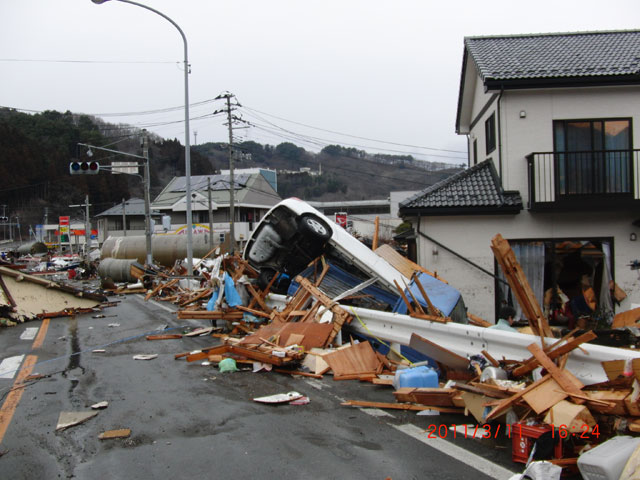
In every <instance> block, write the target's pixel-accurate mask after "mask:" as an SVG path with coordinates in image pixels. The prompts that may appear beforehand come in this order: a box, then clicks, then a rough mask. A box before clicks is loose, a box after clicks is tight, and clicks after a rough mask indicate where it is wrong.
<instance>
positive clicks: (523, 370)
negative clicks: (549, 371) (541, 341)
mask: <svg viewBox="0 0 640 480" xmlns="http://www.w3.org/2000/svg"><path fill="white" fill-rule="evenodd" d="M596 337H597V335H596V334H595V333H593V331H591V330H589V331H588V332H586V333H583V334H582V335H580V336H579V337H577V338H574V339H573V340H570V341H568V342H567V343H566V344H564V345H561V346H559V347H557V348H554V349H553V350H550V351H547V348H552V347H553V346H552V347H547V348H545V349H544V351H545V353H546V355H547V357H549V358H550V359H551V360H553V359H555V358H557V357H560V356H561V355H564V354H566V353H569V352H571V351H572V350H574V349H576V348H577V347H578V346H579V345H581V344H583V343H586V342H588V341H590V340H593V339H594V338H596ZM554 346H555V345H554ZM539 364H540V362H538V360H537V359H536V358H535V357H532V358H529V359H528V360H525V362H524V364H523V365H522V366H520V367H518V368H516V369H514V370H513V372H512V373H513V376H514V377H520V376H522V375H526V374H527V373H529V372H531V371H533V370H535V369H536V368H537V367H538V365H539Z"/></svg>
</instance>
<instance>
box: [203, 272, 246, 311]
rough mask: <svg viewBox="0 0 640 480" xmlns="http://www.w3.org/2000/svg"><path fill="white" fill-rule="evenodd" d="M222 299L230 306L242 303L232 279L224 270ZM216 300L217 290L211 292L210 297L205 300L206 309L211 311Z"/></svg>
mask: <svg viewBox="0 0 640 480" xmlns="http://www.w3.org/2000/svg"><path fill="white" fill-rule="evenodd" d="M224 299H225V301H226V302H227V305H229V306H230V307H231V308H233V307H237V306H238V305H242V299H241V298H240V294H239V293H238V291H237V290H236V287H235V285H234V284H233V279H232V278H231V277H230V276H229V274H227V272H224ZM217 300H218V290H216V291H215V292H213V295H211V298H210V299H209V301H208V302H207V310H208V311H212V310H214V309H215V305H216V301H217Z"/></svg>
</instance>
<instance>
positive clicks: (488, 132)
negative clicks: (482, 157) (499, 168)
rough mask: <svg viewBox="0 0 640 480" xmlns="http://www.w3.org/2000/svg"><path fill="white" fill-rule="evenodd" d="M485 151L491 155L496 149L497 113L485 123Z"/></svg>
mask: <svg viewBox="0 0 640 480" xmlns="http://www.w3.org/2000/svg"><path fill="white" fill-rule="evenodd" d="M484 138H485V150H486V152H485V153H486V154H487V155H489V154H490V153H491V152H493V151H494V150H495V149H496V112H493V113H492V114H491V115H489V118H487V119H486V120H485V122H484Z"/></svg>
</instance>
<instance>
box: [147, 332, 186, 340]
mask: <svg viewBox="0 0 640 480" xmlns="http://www.w3.org/2000/svg"><path fill="white" fill-rule="evenodd" d="M178 338H182V334H180V333H164V334H161V335H147V340H175V339H178Z"/></svg>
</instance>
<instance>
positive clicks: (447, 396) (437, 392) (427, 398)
mask: <svg viewBox="0 0 640 480" xmlns="http://www.w3.org/2000/svg"><path fill="white" fill-rule="evenodd" d="M456 395H458V391H457V390H455V389H453V388H424V387H420V388H412V387H402V388H399V389H398V390H396V391H395V392H393V396H394V397H396V401H397V402H399V403H418V404H420V405H428V406H436V407H455V406H457V405H455V403H454V400H453V399H454V397H455V396H456Z"/></svg>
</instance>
